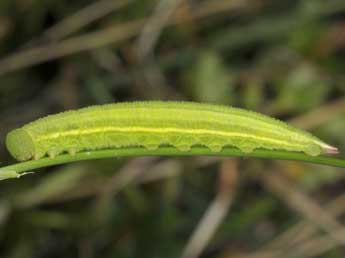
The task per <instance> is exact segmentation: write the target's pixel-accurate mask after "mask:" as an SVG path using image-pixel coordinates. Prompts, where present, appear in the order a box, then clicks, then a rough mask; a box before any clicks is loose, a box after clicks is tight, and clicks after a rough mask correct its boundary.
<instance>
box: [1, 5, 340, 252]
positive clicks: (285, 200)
mask: <svg viewBox="0 0 345 258" xmlns="http://www.w3.org/2000/svg"><path fill="white" fill-rule="evenodd" d="M344 71H345V1H344V0H329V1H324V0H305V1H302V0H300V1H298V0H296V1H287V0H286V1H274V0H132V1H130V0H99V1H89V0H73V1H62V0H45V1H43V0H41V1H39V0H1V1H0V142H1V144H0V161H1V164H2V165H5V164H11V163H14V162H15V161H14V160H13V159H12V158H11V157H10V156H9V154H8V152H7V151H6V149H5V146H4V139H5V136H6V133H7V132H8V131H10V130H12V129H14V128H16V127H19V126H21V125H23V124H25V123H27V122H29V121H32V120H34V119H37V118H39V117H42V116H45V115H47V114H51V113H56V112H60V111H64V110H68V109H75V108H80V107H85V106H89V105H94V104H104V103H113V102H121V101H134V100H153V99H154V100H157V99H160V100H192V101H199V102H211V103H219V104H225V105H232V106H236V107H242V108H246V109H251V110H255V111H258V112H261V113H264V114H267V115H270V116H274V117H277V118H280V119H282V120H284V121H288V122H290V123H291V124H293V125H295V126H296V127H299V128H302V129H305V130H308V131H310V132H312V133H313V134H315V135H317V136H318V137H320V138H322V139H323V140H325V141H326V142H328V143H330V144H332V145H335V146H337V147H339V149H340V150H341V151H342V152H344V151H345V136H344V132H345V119H344V118H345V86H344V85H345V73H344ZM36 172H37V173H35V174H32V175H28V176H25V177H23V178H21V179H19V180H7V181H3V182H1V183H0V257H2V258H23V257H27V258H31V257H32V258H48V257H49V258H54V257H64V258H72V257H73V258H74V257H78V258H94V257H95V258H98V257H102V258H112V257H124V258H129V257H140V258H146V257H147V258H149V257H150V258H160V257H164V258H170V257H171V258H173V257H181V258H195V257H203V258H208V257H210V258H211V257H212V258H230V257H231V258H234V257H235V258H285V257H286V258H292V257H296V258H297V257H300V258H306V257H311V258H313V257H315V258H316V257H326V258H343V257H345V228H344V226H343V224H344V213H345V180H344V179H345V177H344V175H345V173H344V172H345V171H344V170H343V169H337V168H332V167H326V166H316V165H310V164H304V163H300V162H288V161H284V162H283V161H262V160H257V159H241V158H228V159H224V158H222V159H220V158H207V157H189V158H160V157H154V158H153V157H151V158H146V157H142V158H136V159H109V160H99V161H88V162H80V163H75V164H68V165H61V166H56V167H51V168H46V169H40V170H38V171H36Z"/></svg>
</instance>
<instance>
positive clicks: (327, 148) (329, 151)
mask: <svg viewBox="0 0 345 258" xmlns="http://www.w3.org/2000/svg"><path fill="white" fill-rule="evenodd" d="M325 151H326V153H327V154H332V155H335V154H339V153H340V151H339V149H338V148H336V147H334V146H331V145H327V146H325Z"/></svg>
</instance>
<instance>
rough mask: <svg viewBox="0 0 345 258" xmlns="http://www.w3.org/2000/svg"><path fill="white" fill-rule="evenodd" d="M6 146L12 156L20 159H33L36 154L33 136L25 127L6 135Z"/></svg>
mask: <svg viewBox="0 0 345 258" xmlns="http://www.w3.org/2000/svg"><path fill="white" fill-rule="evenodd" d="M6 147H7V149H8V151H9V152H10V154H11V155H12V157H14V158H15V159H16V160H19V161H24V160H29V159H32V157H33V156H34V154H35V145H34V143H33V141H32V138H31V136H30V135H29V134H28V133H27V132H26V131H25V130H24V129H16V130H13V131H11V132H9V133H8V134H7V136H6Z"/></svg>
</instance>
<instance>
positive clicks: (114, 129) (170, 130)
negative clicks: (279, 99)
mask: <svg viewBox="0 0 345 258" xmlns="http://www.w3.org/2000/svg"><path fill="white" fill-rule="evenodd" d="M102 132H122V133H129V132H137V133H140V132H145V133H187V134H199V135H200V134H209V135H219V136H228V137H244V138H252V139H256V140H262V141H268V142H271V143H275V144H282V145H287V146H291V145H292V144H291V143H289V142H286V141H283V140H278V139H272V138H267V137H264V136H256V135H252V134H246V133H239V132H236V133H235V132H225V131H215V130H209V129H184V128H170V127H167V128H147V127H102V128H92V129H80V130H71V131H67V132H56V133H50V134H47V135H42V136H38V137H37V138H36V140H37V141H39V142H40V141H43V140H50V139H56V138H59V137H65V136H76V135H86V134H94V133H102Z"/></svg>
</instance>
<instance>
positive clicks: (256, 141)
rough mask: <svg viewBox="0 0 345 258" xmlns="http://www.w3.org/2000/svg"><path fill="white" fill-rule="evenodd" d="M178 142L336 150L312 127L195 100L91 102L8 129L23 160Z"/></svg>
mask: <svg viewBox="0 0 345 258" xmlns="http://www.w3.org/2000/svg"><path fill="white" fill-rule="evenodd" d="M166 145H170V146H174V147H176V148H177V149H178V150H180V151H188V150H190V148H192V147H193V146H206V147H208V148H209V149H210V150H211V151H213V152H219V151H221V150H222V148H223V147H225V146H233V147H237V148H239V149H240V150H241V151H243V152H251V151H253V150H254V149H257V148H263V149H270V150H287V151H297V152H304V153H306V154H308V155H312V156H317V155H320V154H322V153H330V154H335V153H338V149H337V148H335V147H332V146H330V145H328V144H326V143H324V142H323V141H321V140H320V139H318V138H316V137H315V136H313V135H311V134H310V133H308V132H305V131H302V130H299V129H297V128H294V127H292V126H289V125H288V124H286V123H284V122H282V121H279V120H276V119H274V118H271V117H268V116H265V115H262V114H258V113H255V112H252V111H247V110H244V109H239V108H233V107H227V106H219V105H211V104H202V103H193V102H173V101H167V102H161V101H146V102H128V103H118V104H107V105H99V106H91V107H87V108H82V109H79V110H75V111H67V112H62V113H59V114H55V115H49V116H47V117H45V118H41V119H38V120H36V121H34V122H31V123H29V124H27V125H24V126H23V127H22V128H19V129H15V130H13V131H11V132H9V133H8V135H7V137H6V146H7V149H8V150H9V152H10V153H11V155H12V156H13V157H14V158H16V159H17V160H20V161H24V160H29V159H40V158H42V157H44V156H47V155H48V156H49V157H51V158H54V157H55V156H56V155H59V154H62V153H65V152H68V153H70V154H71V155H73V154H75V153H77V152H82V151H89V150H97V149H109V148H124V147H130V146H137V147H138V146H141V147H144V148H147V149H150V150H154V149H157V148H159V147H160V146H166Z"/></svg>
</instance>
